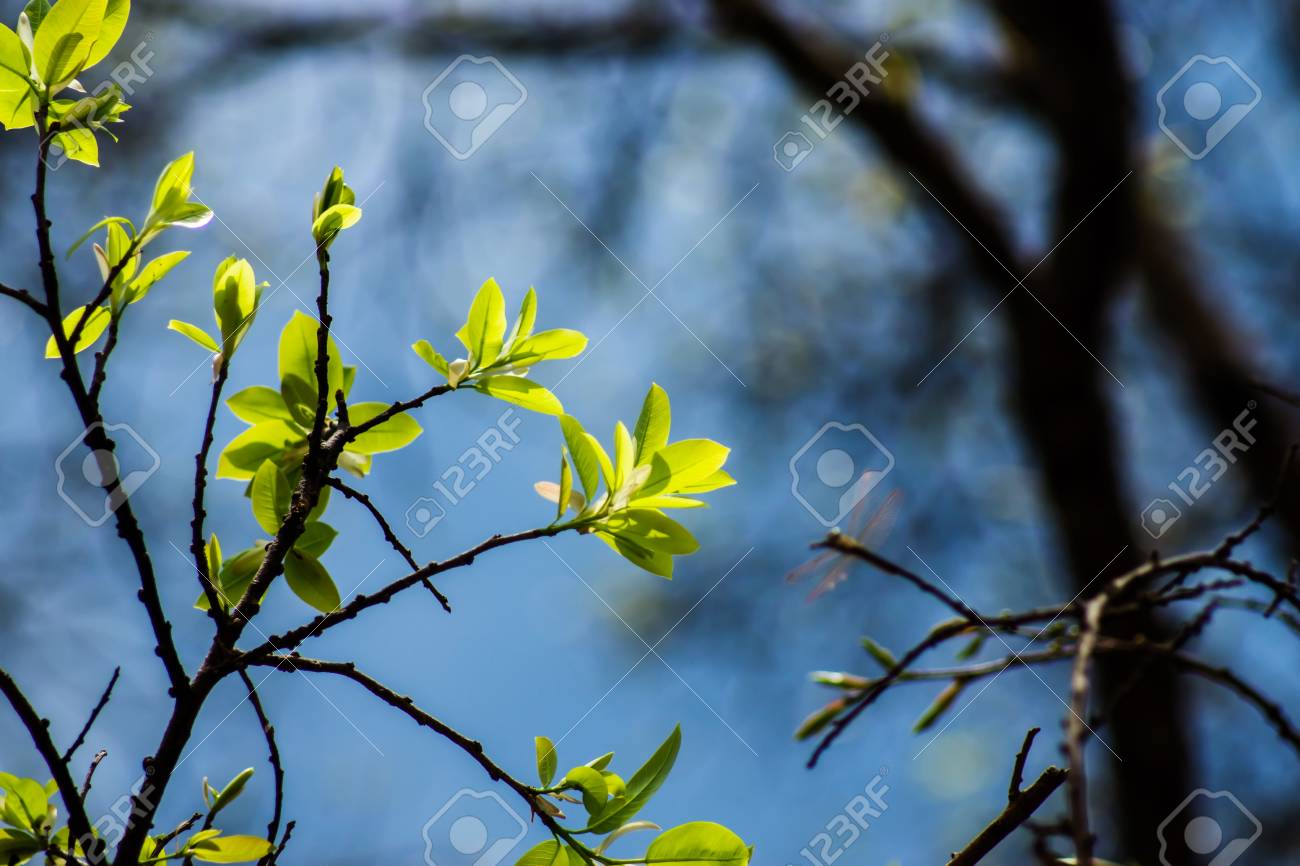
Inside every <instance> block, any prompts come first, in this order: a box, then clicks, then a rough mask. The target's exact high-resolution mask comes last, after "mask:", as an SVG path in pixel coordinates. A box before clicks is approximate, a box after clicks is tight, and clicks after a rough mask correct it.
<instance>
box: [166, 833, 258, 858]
mask: <svg viewBox="0 0 1300 866" xmlns="http://www.w3.org/2000/svg"><path fill="white" fill-rule="evenodd" d="M200 836H202V834H200V833H196V834H195V835H194V837H192V838H191V840H190V841H189V842H187V843H186V845H185V847H184V848H183V849H182V853H184V854H186V855H187V856H191V857H193V858H194V859H195V860H202V861H203V862H204V863H246V862H249V861H251V860H260V859H261V858H263V857H265V856H266V855H267V854H269V853H271V851H272V850H273V847H272V845H271V843H270V842H268V841H266V840H265V839H262V838H261V837H258V836H209V837H206V838H199V837H200ZM195 839H198V841H195Z"/></svg>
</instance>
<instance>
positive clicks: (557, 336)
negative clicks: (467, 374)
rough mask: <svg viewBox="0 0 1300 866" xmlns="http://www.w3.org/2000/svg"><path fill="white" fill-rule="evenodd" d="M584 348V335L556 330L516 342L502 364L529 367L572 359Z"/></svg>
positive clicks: (565, 329) (562, 329)
mask: <svg viewBox="0 0 1300 866" xmlns="http://www.w3.org/2000/svg"><path fill="white" fill-rule="evenodd" d="M585 348H587V337H586V335H585V334H582V333H581V332H579V331H572V330H569V329H567V328H556V329H554V330H551V331H542V332H541V333H538V334H534V335H533V336H531V337H526V338H522V339H519V340H517V341H516V342H515V344H514V345H513V346H512V347H511V348H510V354H509V356H507V357H506V358H504V359H503V360H502V363H508V364H509V365H510V366H512V367H530V366H532V365H533V364H536V363H538V362H539V361H555V360H561V359H564V358H572V357H573V356H574V355H577V354H579V353H581V352H582V350H583V349H585Z"/></svg>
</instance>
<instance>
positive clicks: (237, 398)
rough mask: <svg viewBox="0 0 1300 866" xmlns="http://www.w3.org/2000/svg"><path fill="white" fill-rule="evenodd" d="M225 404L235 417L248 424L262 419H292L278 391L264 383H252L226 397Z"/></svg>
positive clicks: (260, 421)
mask: <svg viewBox="0 0 1300 866" xmlns="http://www.w3.org/2000/svg"><path fill="white" fill-rule="evenodd" d="M226 405H227V406H228V407H230V411H231V412H234V413H235V417H236V418H238V419H239V420H241V421H247V422H248V423H249V424H260V423H262V422H263V421H289V422H292V421H293V415H291V414H290V413H289V408H288V407H287V406H285V405H284V398H283V397H281V396H280V392H279V391H276V390H275V389H274V388H268V387H266V386H265V385H253V386H252V387H249V388H245V389H244V390H242V391H239V392H237V393H235V394H232V395H231V396H229V397H227V398H226Z"/></svg>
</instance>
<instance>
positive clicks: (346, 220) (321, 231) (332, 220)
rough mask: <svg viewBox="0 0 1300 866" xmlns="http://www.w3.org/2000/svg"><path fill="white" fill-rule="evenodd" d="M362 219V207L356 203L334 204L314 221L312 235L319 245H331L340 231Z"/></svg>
mask: <svg viewBox="0 0 1300 866" xmlns="http://www.w3.org/2000/svg"><path fill="white" fill-rule="evenodd" d="M360 219H361V208H359V207H357V206H356V205H351V204H336V205H332V206H330V207H329V208H327V209H326V210H325V211H323V212H322V213H321V215H320V216H318V217H316V220H315V221H314V222H313V223H312V225H311V234H312V237H313V238H315V239H316V244H317V246H320V247H329V245H330V244H332V243H333V242H334V238H335V237H337V236H338V233H339V232H341V231H343V230H344V229H348V228H351V227H352V226H354V225H356V224H357V222H358V221H359V220H360Z"/></svg>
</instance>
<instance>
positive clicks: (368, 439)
mask: <svg viewBox="0 0 1300 866" xmlns="http://www.w3.org/2000/svg"><path fill="white" fill-rule="evenodd" d="M388 408H389V404H388V403H357V404H356V405H355V406H349V407H348V420H349V421H350V422H351V423H352V424H353V425H358V424H364V423H365V422H367V421H369V420H370V419H372V418H374V417H376V416H378V415H380V414H382V413H384V412H386V411H388ZM422 432H424V431H423V428H421V427H420V424H419V422H417V421H416V420H415V419H414V418H412V417H411V416H410V415H407V414H406V413H405V412H399V413H398V414H396V415H394V416H393V417H392V418H389V419H388V420H387V421H385V422H384V423H382V424H380V425H379V426H378V427H375V428H374V429H373V430H367V431H366V432H365V433H362V434H361V435H360V436H358V437H357V438H356V439H353V440H352V441H351V442H349V443H348V444H347V450H348V451H353V452H356V453H357V454H382V453H383V452H385V451H396V450H398V449H399V448H405V447H406V446H407V445H410V444H411V443H412V442H414V441H415V439H416V437H417V436H419V435H420V434H421V433H422Z"/></svg>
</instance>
